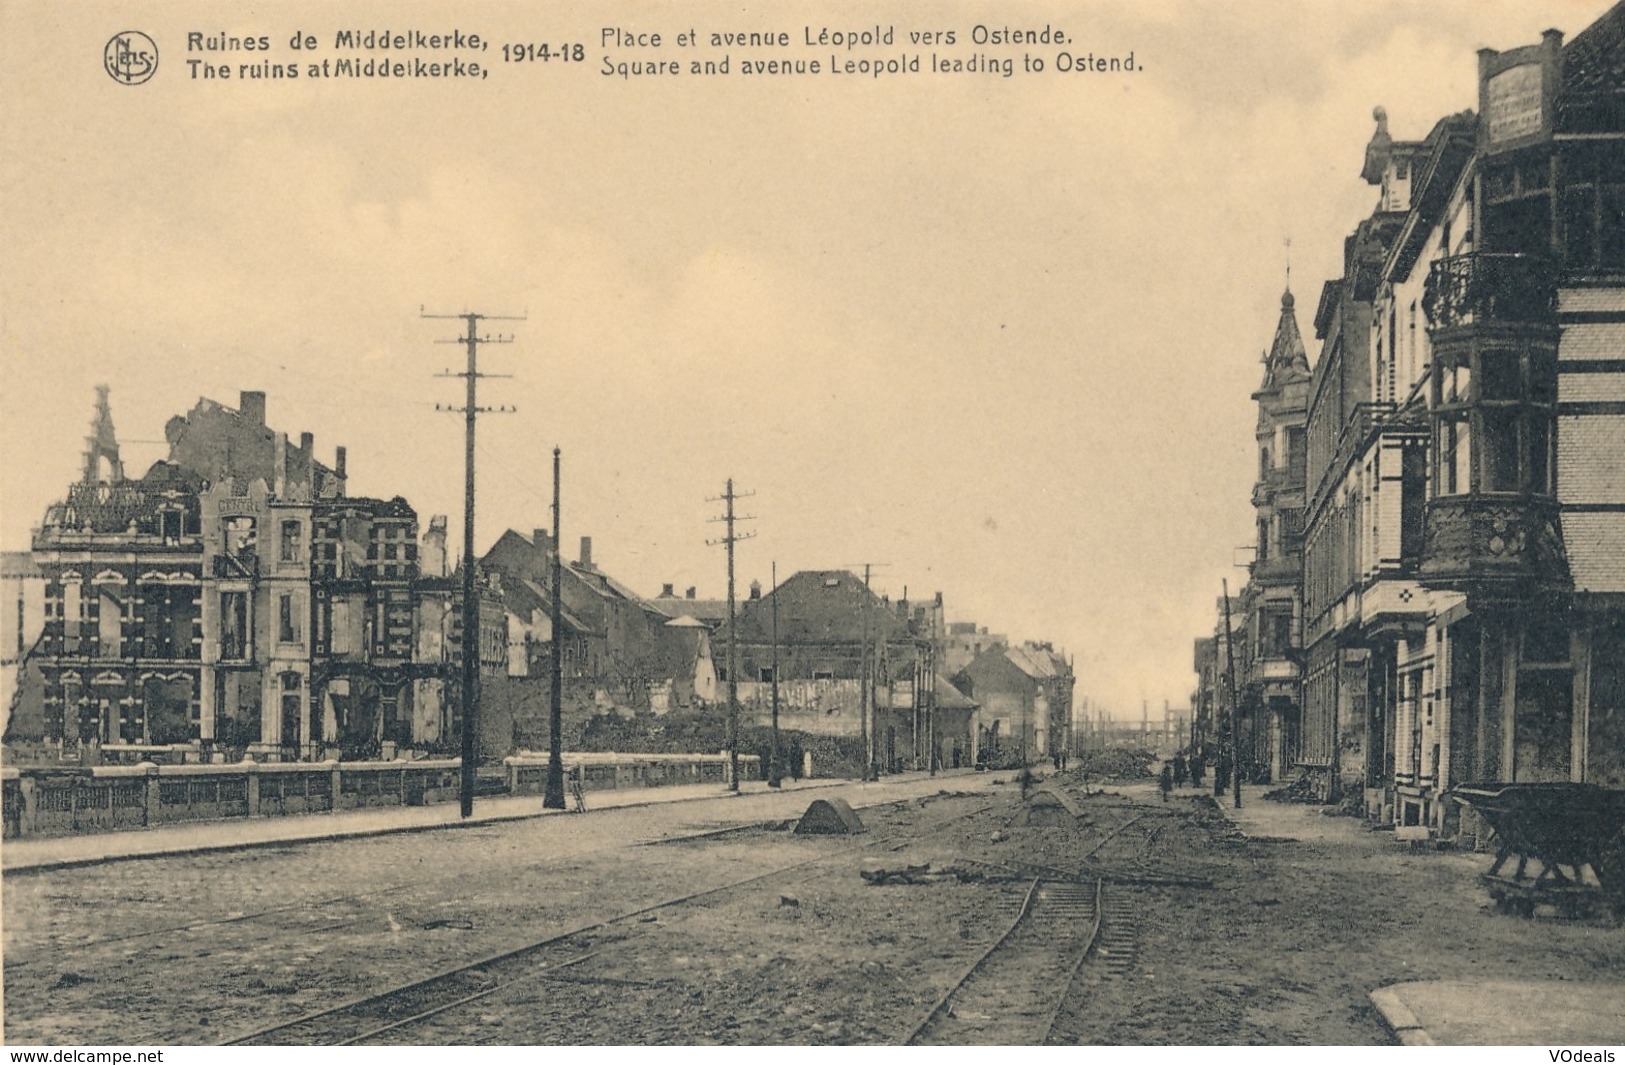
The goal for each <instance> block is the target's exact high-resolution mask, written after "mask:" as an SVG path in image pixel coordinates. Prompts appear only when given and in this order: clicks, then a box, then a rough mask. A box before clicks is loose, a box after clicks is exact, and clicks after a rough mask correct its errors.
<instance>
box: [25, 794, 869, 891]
mask: <svg viewBox="0 0 1625 1065" xmlns="http://www.w3.org/2000/svg"><path fill="white" fill-rule="evenodd" d="M850 783H855V782H853V781H847V780H842V779H834V778H831V779H822V778H819V779H809V780H800V781H791V780H786V781H785V782H784V786H783V787H782V788H781V789H779V790H780V791H781V792H790V791H806V790H814V789H819V788H830V787H837V786H839V785H842V784H850ZM771 793H772V789H770V788H769V787H768V786H767V784H766V783H765V782H763V781H759V780H753V781H746V782H744V783H743V784H741V785H740V790H739V792H738V794H739V795H765V794H771ZM729 794H730V792H729V791H728V790H727V788H726V787H724V786H722V785H720V784H687V785H678V786H670V787H658V788H627V789H616V790H608V791H589V792H587V809H588V811H589V812H591V811H593V810H605V809H620V808H625V807H631V806H648V805H651V804H654V803H669V802H687V801H694V800H699V799H719V798H724V797H726V796H728V795H729ZM460 812H461V811H460V809H459V807H458V804H457V803H455V802H449V803H436V804H434V805H432V806H381V807H375V808H372V809H364V810H342V811H339V812H337V813H314V814H295V815H292V816H288V817H264V818H255V819H253V820H248V819H238V820H231V821H198V822H193V823H191V824H179V825H164V826H161V827H157V828H150V829H132V830H129V831H124V832H100V833H92V834H87V835H78V836H50V837H45V838H42V839H20V840H10V841H8V842H7V843H6V844H5V846H4V847H3V848H0V869H3V870H4V872H5V873H7V874H12V873H21V872H25V871H39V870H50V869H68V868H72V867H74V866H80V865H96V864H99V863H102V862H112V861H123V860H127V859H134V858H153V857H160V856H173V855H188V854H205V853H208V852H210V851H223V850H242V849H247V848H250V847H275V846H285V845H287V844H291V843H317V842H324V841H328V840H335V839H352V838H357V837H364V836H381V835H389V834H393V833H400V832H426V831H430V830H433V829H451V828H462V827H465V826H469V825H490V824H496V823H501V822H505V821H524V820H530V819H532V818H537V817H553V816H557V815H559V814H564V813H567V812H568V811H566V810H544V809H542V797H541V796H540V795H519V796H499V797H491V798H479V799H476V800H475V802H474V815H473V816H472V817H470V818H468V819H466V820H464V819H463V818H462V817H461V816H459V815H460Z"/></svg>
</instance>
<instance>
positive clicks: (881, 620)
mask: <svg viewBox="0 0 1625 1065" xmlns="http://www.w3.org/2000/svg"><path fill="white" fill-rule="evenodd" d="M775 603H777V604H778V634H779V642H780V643H850V642H853V641H861V640H863V639H864V638H868V639H870V640H874V641H877V642H881V641H886V642H889V641H893V640H897V639H908V638H909V634H908V629H907V627H906V626H905V625H904V624H903V623H902V622H901V621H899V620H898V618H897V615H896V614H895V613H894V612H893V611H892V610H890V609H888V608H887V606H886V604H885V603H884V602H883V601H882V600H881V598H880V596H878V595H876V594H875V593H874V592H873V591H871V590H870V589H869V588H868V587H867V586H866V585H865V584H864V583H863V578H862V577H859V576H858V575H857V574H855V573H853V572H851V571H850V570H802V571H800V572H799V573H796V574H795V575H794V576H792V577H789V578H787V579H786V580H784V581H783V582H781V583H780V584H779V586H778V587H777V588H775V589H773V590H772V591H771V592H769V593H767V594H766V595H764V596H762V597H761V598H759V599H747V600H746V601H745V602H744V603H743V604H741V607H740V611H739V631H740V635H741V637H742V638H744V639H746V640H755V641H758V642H763V643H765V642H767V641H768V640H770V639H771V638H772V634H773V607H774V604H775Z"/></svg>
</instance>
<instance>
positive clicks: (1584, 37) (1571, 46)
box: [1558, 0, 1625, 111]
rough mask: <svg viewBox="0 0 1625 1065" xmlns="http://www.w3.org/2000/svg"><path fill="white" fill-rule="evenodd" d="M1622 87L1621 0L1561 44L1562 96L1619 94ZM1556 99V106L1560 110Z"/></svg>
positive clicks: (1624, 13) (1624, 33)
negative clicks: (1571, 38)
mask: <svg viewBox="0 0 1625 1065" xmlns="http://www.w3.org/2000/svg"><path fill="white" fill-rule="evenodd" d="M1621 86H1625V0H1620V3H1617V4H1615V5H1614V6H1613V7H1611V8H1609V9H1608V13H1607V14H1605V15H1603V16H1602V17H1601V18H1599V19H1598V20H1597V21H1595V22H1593V23H1592V24H1591V25H1589V26H1587V27H1586V28H1585V29H1583V30H1581V31H1580V32H1579V33H1577V34H1575V35H1574V39H1573V40H1571V41H1569V42H1568V44H1566V45H1564V46H1563V95H1564V96H1569V95H1571V94H1575V93H1601V94H1611V95H1614V96H1616V97H1617V96H1619V95H1620V92H1621ZM1564 102H1566V101H1562V100H1561V99H1560V101H1559V104H1558V107H1559V110H1560V111H1562V110H1563V103H1564Z"/></svg>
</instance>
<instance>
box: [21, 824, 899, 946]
mask: <svg viewBox="0 0 1625 1065" xmlns="http://www.w3.org/2000/svg"><path fill="white" fill-rule="evenodd" d="M915 801H917V800H916V799H913V798H904V799H887V800H883V801H880V802H874V803H867V804H864V805H861V806H857V807H854V809H856V810H858V811H869V810H878V809H885V808H887V807H899V806H906V805H908V804H909V803H912V802H915ZM795 820H796V819H795V818H794V817H792V818H788V819H784V818H776V819H767V820H760V821H745V822H742V823H739V824H734V825H726V826H723V827H720V828H706V829H701V830H697V831H692V832H681V833H676V834H673V835H667V836H658V837H654V838H650V839H643V840H637V841H635V842H633V843H631V844H625V843H613V844H608V845H604V846H593V847H587V848H582V849H577V850H571V851H569V852H568V854H567V855H566V857H568V858H569V859H571V860H577V859H580V858H582V857H591V856H594V855H598V854H604V853H608V852H611V851H614V850H617V849H620V848H622V847H625V846H650V845H654V844H667V843H685V842H705V841H709V840H712V839H716V838H719V837H726V836H731V835H736V834H740V833H744V832H751V831H778V830H783V829H785V828H787V827H790V826H793V825H794V823H795ZM463 883H465V881H464V879H463V877H462V876H461V875H460V874H454V875H451V876H437V877H425V878H421V879H418V880H411V881H406V882H403V883H396V884H390V885H387V886H384V887H379V888H373V889H371V890H367V891H352V892H345V893H343V894H337V895H327V896H322V897H319V898H315V899H301V900H297V901H294V902H288V903H283V904H280V905H276V906H267V907H265V908H263V909H259V910H254V911H251V912H242V913H228V914H222V915H220V916H217V917H210V918H204V919H201V920H195V921H186V922H180V923H167V924H158V925H153V926H149V927H146V928H136V929H125V930H121V931H118V932H114V933H111V934H105V935H100V936H96V937H94V938H91V939H86V940H81V941H79V942H38V943H27V944H19V945H16V946H12V947H8V949H7V957H6V966H7V968H10V969H14V970H20V969H24V968H26V967H27V966H28V965H29V964H30V963H31V962H32V961H34V960H35V959H33V958H30V957H29V954H30V953H31V952H33V951H40V952H43V953H42V956H43V957H48V958H49V959H50V962H51V963H52V964H60V963H61V961H62V959H63V958H64V957H70V956H78V955H83V954H88V953H91V952H93V951H95V950H97V949H98V948H105V947H117V946H120V945H123V944H128V943H130V942H132V941H136V940H143V939H163V938H166V937H172V936H181V935H189V934H197V933H207V932H209V931H211V930H215V929H221V928H227V927H230V926H234V925H243V924H250V923H253V922H256V921H263V920H266V919H273V918H280V917H288V916H293V915H299V916H305V917H308V918H309V919H310V920H311V921H315V920H318V919H319V914H320V913H321V911H323V910H329V909H334V908H341V907H346V906H351V905H354V904H366V903H370V902H375V901H377V900H380V899H387V898H389V897H391V896H396V895H402V894H406V893H409V892H416V891H424V890H428V891H434V890H436V889H439V888H443V887H447V886H450V885H455V884H463ZM369 916H373V917H376V916H377V915H376V914H374V915H368V914H362V913H356V914H353V915H349V916H344V917H334V918H329V919H328V923H327V924H324V925H322V926H320V927H310V926H309V925H301V926H300V927H299V928H297V929H295V931H297V932H299V933H302V934H311V933H326V932H332V931H335V930H337V929H339V928H347V927H352V926H354V925H357V924H359V923H361V922H362V921H363V920H366V919H368V917H369ZM386 919H387V920H398V918H397V917H396V915H395V914H393V913H391V914H389V915H387V918H386Z"/></svg>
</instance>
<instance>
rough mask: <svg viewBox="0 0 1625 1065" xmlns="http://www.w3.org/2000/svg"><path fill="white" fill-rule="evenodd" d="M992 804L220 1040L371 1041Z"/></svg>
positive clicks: (261, 1042)
mask: <svg viewBox="0 0 1625 1065" xmlns="http://www.w3.org/2000/svg"><path fill="white" fill-rule="evenodd" d="M914 801H915V800H913V799H906V800H893V801H889V802H885V803H877V804H873V805H872V806H870V807H868V808H869V809H873V808H875V807H878V806H892V805H906V804H908V803H911V802H914ZM991 808H992V806H991V804H978V805H976V806H975V807H974V808H972V809H970V810H968V811H962V812H959V813H956V814H953V815H950V816H948V817H945V818H941V819H939V820H937V821H936V822H934V823H933V824H931V825H930V826H927V827H926V828H924V829H919V830H913V831H910V832H902V833H897V834H895V835H890V836H882V837H871V838H866V839H863V840H862V841H861V842H858V843H857V844H856V845H854V846H850V847H846V848H843V849H841V850H839V851H837V852H836V853H834V854H822V855H819V856H817V857H814V858H809V859H805V860H803V861H799V862H793V863H790V864H787V865H782V866H777V867H775V868H773V869H771V870H768V871H766V872H763V873H757V874H754V875H751V876H748V877H744V878H741V879H737V880H732V881H729V882H727V883H724V884H719V885H715V886H712V887H709V888H705V889H702V890H700V891H695V892H689V893H687V894H683V895H678V896H675V897H671V898H667V899H663V900H661V901H658V902H654V903H648V904H645V905H641V906H638V907H635V908H633V909H629V910H625V911H623V912H621V913H617V914H615V915H613V916H610V917H605V918H601V919H597V920H593V921H589V922H586V923H583V924H580V925H578V926H576V927H573V928H570V929H569V930H567V931H563V932H559V933H555V934H552V935H548V936H545V937H543V938H541V939H537V940H534V941H531V942H528V943H525V944H522V945H520V946H517V947H513V948H510V949H507V950H503V951H499V952H496V953H493V954H489V955H486V956H483V957H480V958H477V959H475V960H473V961H468V962H463V963H459V964H455V965H451V966H448V967H445V968H443V969H441V970H438V971H436V972H434V973H431V974H430V975H428V976H425V977H421V978H418V979H415V980H411V981H408V982H405V983H401V984H397V985H394V986H391V987H386V988H383V989H381V990H379V991H375V992H372V993H368V994H364V995H360V996H356V997H354V998H351V999H348V1000H346V1001H344V1002H340V1003H337V1004H335V1005H333V1006H330V1007H327V1008H325V1009H321V1010H318V1011H315V1012H313V1013H308V1014H305V1015H303V1016H300V1017H296V1018H292V1019H289V1020H286V1021H281V1022H278V1023H275V1024H271V1025H267V1026H264V1027H261V1028H258V1029H255V1030H253V1031H250V1032H247V1033H244V1034H242V1035H239V1036H236V1037H235V1038H232V1039H230V1040H228V1041H226V1042H225V1043H223V1044H222V1045H227V1046H267V1045H306V1046H318V1045H319V1046H346V1045H353V1044H356V1043H362V1042H369V1041H372V1040H375V1039H378V1038H380V1037H383V1036H388V1035H391V1034H393V1033H398V1032H400V1031H402V1030H406V1029H410V1028H411V1027H412V1026H414V1025H418V1024H421V1023H424V1022H426V1021H430V1020H432V1019H434V1018H437V1017H440V1016H441V1015H443V1014H446V1013H449V1012H452V1011H454V1010H457V1009H459V1008H462V1007H465V1006H467V1005H470V1004H472V1003H475V1002H477V1001H480V1000H482V999H484V998H486V997H488V996H492V995H495V994H497V993H499V992H502V991H505V990H510V989H514V988H518V987H521V986H523V985H525V984H529V983H532V982H534V981H536V980H539V979H545V978H548V977H551V976H554V975H555V974H557V973H558V972H560V971H561V970H564V969H566V968H569V967H573V966H575V965H577V964H580V963H583V962H586V961H588V960H589V959H592V958H597V957H600V956H602V955H603V954H605V953H606V952H608V951H609V950H610V949H612V947H613V946H614V945H615V944H610V945H608V946H602V947H599V948H598V949H588V948H587V946H585V945H584V941H585V940H587V939H589V938H590V937H592V936H593V935H594V934H595V933H599V934H601V933H604V932H607V931H609V930H612V929H616V928H617V927H618V926H631V927H632V929H633V931H632V932H631V937H632V938H635V937H636V934H637V933H636V931H635V925H634V924H633V922H636V921H637V920H638V919H639V918H644V919H647V918H648V917H649V916H650V915H653V914H655V913H657V912H659V911H662V910H668V909H673V908H677V907H681V906H685V905H691V904H695V903H699V902H701V901H703V900H708V899H712V898H715V897H718V896H721V895H723V894H726V893H729V892H734V891H738V890H739V889H741V888H746V887H749V886H751V885H753V884H758V883H761V882H763V881H766V880H770V879H773V878H781V877H783V876H784V875H785V874H788V873H794V872H796V871H798V870H805V869H813V868H816V867H818V866H822V865H827V864H829V863H832V862H835V861H838V860H842V859H850V858H851V857H852V855H853V854H855V853H857V852H860V851H863V850H868V849H873V848H880V847H885V846H889V845H891V844H895V843H897V842H898V841H899V840H913V839H918V838H920V837H921V836H925V835H929V834H931V833H934V832H936V831H939V830H940V829H942V828H944V827H946V826H948V825H950V824H953V823H956V822H959V821H962V820H966V819H969V818H971V817H974V816H976V815H978V814H981V813H984V812H986V811H987V810H989V809H991ZM706 835H709V833H699V834H697V836H701V837H703V836H706Z"/></svg>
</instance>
